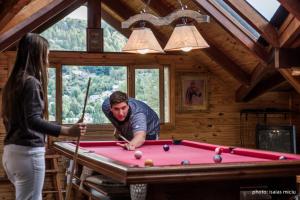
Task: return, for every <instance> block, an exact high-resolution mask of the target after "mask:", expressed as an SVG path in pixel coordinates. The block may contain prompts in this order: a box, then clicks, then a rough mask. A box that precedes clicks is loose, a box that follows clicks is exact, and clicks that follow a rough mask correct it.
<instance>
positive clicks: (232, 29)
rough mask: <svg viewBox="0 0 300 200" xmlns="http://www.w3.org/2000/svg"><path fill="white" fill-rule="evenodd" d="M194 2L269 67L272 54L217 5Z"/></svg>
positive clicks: (199, 0)
mask: <svg viewBox="0 0 300 200" xmlns="http://www.w3.org/2000/svg"><path fill="white" fill-rule="evenodd" d="M193 2H194V3H196V5H198V6H199V7H201V8H203V9H204V10H205V11H206V12H208V13H209V15H210V16H211V17H213V18H214V19H215V21H216V22H218V23H219V24H220V25H221V26H222V27H223V28H224V29H225V30H226V31H227V32H229V33H230V34H231V35H233V36H234V37H235V38H237V39H238V40H239V41H240V42H241V43H242V44H243V45H244V46H245V47H247V49H249V50H250V52H251V53H252V54H253V55H254V56H256V57H257V58H258V59H259V60H260V62H261V63H262V64H264V65H267V64H268V63H269V62H270V54H269V53H267V52H266V51H265V49H263V48H262V47H261V46H260V45H259V44H258V43H257V42H255V41H253V40H252V39H251V38H250V37H249V36H248V35H247V34H245V33H244V32H243V31H242V30H241V29H240V28H239V27H237V25H236V24H235V23H234V22H232V21H231V20H230V19H228V18H227V17H226V16H225V15H224V13H223V12H222V11H220V10H219V9H217V8H216V7H215V5H212V4H211V3H210V2H209V1H208V0H193Z"/></svg>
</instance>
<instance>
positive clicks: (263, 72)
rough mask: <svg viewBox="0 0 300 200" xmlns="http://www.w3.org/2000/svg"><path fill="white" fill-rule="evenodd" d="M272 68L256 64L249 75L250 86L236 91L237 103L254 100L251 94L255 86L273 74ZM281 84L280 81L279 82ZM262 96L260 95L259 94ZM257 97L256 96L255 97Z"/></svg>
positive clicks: (244, 86)
mask: <svg viewBox="0 0 300 200" xmlns="http://www.w3.org/2000/svg"><path fill="white" fill-rule="evenodd" d="M274 71H275V70H274V68H271V67H265V66H262V64H258V65H257V66H256V67H255V69H254V70H253V72H252V74H251V84H250V86H246V85H242V86H240V88H239V89H238V90H237V91H236V94H235V100H236V101H237V102H242V101H248V100H251V99H253V98H254V95H252V93H253V92H254V90H255V88H256V87H257V85H258V84H259V83H260V82H261V81H262V80H263V79H264V78H266V77H267V76H268V75H270V74H272V73H274ZM281 82H282V81H281ZM260 94H262V93H260ZM258 95H259V94H258ZM249 96H252V98H249ZM255 97H257V96H255Z"/></svg>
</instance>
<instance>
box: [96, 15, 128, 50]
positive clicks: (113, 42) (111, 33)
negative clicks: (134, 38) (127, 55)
mask: <svg viewBox="0 0 300 200" xmlns="http://www.w3.org/2000/svg"><path fill="white" fill-rule="evenodd" d="M101 27H102V28H103V40H104V46H103V50H104V51H105V52H121V51H122V48H123V47H124V46H125V44H126V42H127V40H128V39H127V38H126V37H125V36H123V35H122V34H121V33H119V32H118V31H117V30H116V29H114V28H113V27H112V26H111V25H109V24H108V23H106V21H104V20H101Z"/></svg>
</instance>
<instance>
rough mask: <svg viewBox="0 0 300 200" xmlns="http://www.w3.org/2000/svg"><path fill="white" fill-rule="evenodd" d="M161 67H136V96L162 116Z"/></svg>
mask: <svg viewBox="0 0 300 200" xmlns="http://www.w3.org/2000/svg"><path fill="white" fill-rule="evenodd" d="M159 94H160V92H159V69H135V98H136V99H138V100H141V101H143V102H144V103H146V104H147V105H149V106H150V107H151V108H152V109H153V110H154V111H155V112H156V113H157V115H158V116H160V103H159Z"/></svg>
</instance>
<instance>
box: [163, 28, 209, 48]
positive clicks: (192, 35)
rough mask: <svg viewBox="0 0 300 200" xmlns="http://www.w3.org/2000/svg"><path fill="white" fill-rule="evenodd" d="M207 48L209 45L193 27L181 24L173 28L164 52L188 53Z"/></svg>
mask: <svg viewBox="0 0 300 200" xmlns="http://www.w3.org/2000/svg"><path fill="white" fill-rule="evenodd" d="M207 47H209V45H208V44H207V42H206V41H205V40H204V38H203V37H202V35H201V34H200V33H199V32H198V30H197V28H196V27H195V26H194V25H187V24H183V25H177V26H176V27H175V29H174V31H173V33H172V35H171V37H170V39H169V41H168V42H167V45H166V47H165V48H164V50H165V51H178V50H182V51H185V52H188V51H191V50H193V49H202V48H207Z"/></svg>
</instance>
